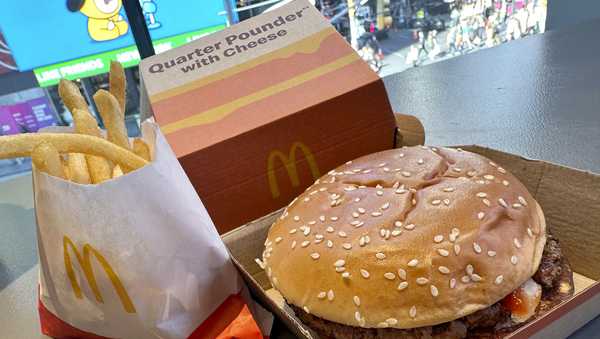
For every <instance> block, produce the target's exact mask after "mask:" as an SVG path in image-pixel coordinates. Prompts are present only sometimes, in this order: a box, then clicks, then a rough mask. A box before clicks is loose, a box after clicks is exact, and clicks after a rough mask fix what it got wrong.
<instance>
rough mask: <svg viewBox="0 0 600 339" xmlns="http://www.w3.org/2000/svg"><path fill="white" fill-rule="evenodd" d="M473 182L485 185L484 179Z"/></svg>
mask: <svg viewBox="0 0 600 339" xmlns="http://www.w3.org/2000/svg"><path fill="white" fill-rule="evenodd" d="M475 182H476V183H478V184H480V185H485V180H476V181H475Z"/></svg>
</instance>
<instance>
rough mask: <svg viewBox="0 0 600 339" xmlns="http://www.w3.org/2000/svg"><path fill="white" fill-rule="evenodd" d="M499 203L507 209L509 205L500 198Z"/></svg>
mask: <svg viewBox="0 0 600 339" xmlns="http://www.w3.org/2000/svg"><path fill="white" fill-rule="evenodd" d="M498 203H499V204H500V206H502V207H505V208H507V207H508V204H507V203H506V200H504V199H502V198H499V199H498Z"/></svg>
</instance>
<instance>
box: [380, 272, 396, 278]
mask: <svg viewBox="0 0 600 339" xmlns="http://www.w3.org/2000/svg"><path fill="white" fill-rule="evenodd" d="M383 277H384V278H386V279H387V280H394V279H396V275H395V274H394V273H392V272H385V273H384V274H383Z"/></svg>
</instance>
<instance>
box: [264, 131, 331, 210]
mask: <svg viewBox="0 0 600 339" xmlns="http://www.w3.org/2000/svg"><path fill="white" fill-rule="evenodd" d="M298 150H301V151H302V153H304V157H305V158H306V161H307V162H308V166H309V168H310V172H311V174H312V176H313V178H314V179H315V180H316V179H318V178H319V177H320V176H321V175H320V174H319V167H317V162H316V161H315V157H314V156H313V154H312V152H311V151H310V149H309V148H308V147H306V145H304V144H303V143H301V142H299V141H297V142H294V143H293V144H292V147H291V148H290V153H289V155H285V154H283V153H282V152H281V151H279V150H273V151H271V153H269V159H268V160H267V175H268V177H269V188H270V189H271V195H272V196H273V198H278V197H279V196H280V195H281V193H280V192H279V186H278V185H277V177H276V176H275V159H280V160H281V162H283V164H284V165H285V169H286V170H287V173H288V176H289V177H290V180H291V182H292V186H294V187H297V186H298V185H300V179H299V178H298V168H297V167H296V153H297V151H298Z"/></svg>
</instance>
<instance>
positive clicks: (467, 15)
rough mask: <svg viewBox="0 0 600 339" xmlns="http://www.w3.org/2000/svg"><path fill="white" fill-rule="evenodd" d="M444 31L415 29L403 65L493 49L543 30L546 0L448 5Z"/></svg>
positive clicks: (474, 1)
mask: <svg viewBox="0 0 600 339" xmlns="http://www.w3.org/2000/svg"><path fill="white" fill-rule="evenodd" d="M450 9H451V10H450V15H449V17H448V19H447V22H446V23H445V25H444V28H445V29H444V31H438V30H437V29H431V27H427V26H425V27H422V28H418V29H417V30H415V39H416V40H417V43H416V44H413V45H412V46H411V49H410V51H409V53H408V55H407V57H406V63H407V64H410V65H413V66H418V65H419V64H421V63H423V62H425V61H428V60H434V59H436V58H441V57H444V56H454V55H459V54H464V53H468V52H470V51H472V50H475V49H478V48H483V47H492V46H495V45H498V44H500V43H503V42H507V41H510V40H515V39H520V38H522V37H524V36H527V35H530V34H535V33H541V32H543V31H544V29H545V24H546V9H547V0H470V1H456V2H454V3H451V4H450Z"/></svg>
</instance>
